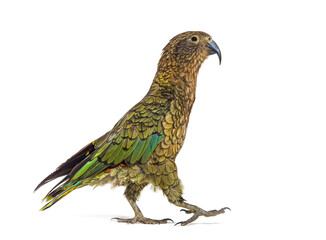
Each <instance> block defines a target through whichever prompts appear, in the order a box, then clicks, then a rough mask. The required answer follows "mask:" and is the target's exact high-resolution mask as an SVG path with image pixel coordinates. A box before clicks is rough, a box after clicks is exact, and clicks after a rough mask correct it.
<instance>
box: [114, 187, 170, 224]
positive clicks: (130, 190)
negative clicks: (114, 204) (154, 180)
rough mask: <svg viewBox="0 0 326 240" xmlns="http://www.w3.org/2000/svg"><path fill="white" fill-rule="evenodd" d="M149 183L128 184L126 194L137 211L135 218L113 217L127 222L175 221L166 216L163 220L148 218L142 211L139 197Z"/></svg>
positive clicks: (153, 222) (152, 222)
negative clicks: (139, 205) (138, 200)
mask: <svg viewBox="0 0 326 240" xmlns="http://www.w3.org/2000/svg"><path fill="white" fill-rule="evenodd" d="M146 185H147V184H144V186H142V185H138V184H130V185H128V186H127V188H126V191H125V196H126V198H127V200H128V202H129V203H130V205H131V207H132V209H133V210H134V212H135V216H134V217H133V218H127V219H126V218H112V219H116V220H118V222H125V223H136V222H140V223H144V224H161V223H168V221H171V222H173V220H172V219H170V218H164V219H161V220H156V219H151V218H146V217H144V215H143V214H142V212H141V211H140V209H139V207H138V206H137V204H136V201H137V198H138V197H139V195H140V191H141V190H142V189H143V188H144V187H145V186H146Z"/></svg>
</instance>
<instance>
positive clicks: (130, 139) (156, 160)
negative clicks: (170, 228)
mask: <svg viewBox="0 0 326 240" xmlns="http://www.w3.org/2000/svg"><path fill="white" fill-rule="evenodd" d="M213 54H217V56H218V58H219V64H221V60H222V55H221V51H220V49H219V47H218V45H217V44H216V42H215V41H214V40H213V39H212V37H211V36H210V35H209V34H207V33H205V32H202V31H187V32H184V33H181V34H178V35H176V36H175V37H173V38H172V39H171V40H170V41H169V42H168V44H167V45H166V46H165V47H164V48H163V51H162V54H161V57H160V60H159V62H158V66H157V72H156V74H155V76H154V80H153V82H152V85H151V86H150V89H149V91H148V93H147V94H146V95H145V97H144V98H143V99H142V100H141V101H140V102H138V103H137V104H136V105H135V106H134V107H132V108H131V109H130V110H129V111H128V112H127V113H126V114H125V115H124V116H123V117H122V118H121V119H120V120H119V121H118V122H117V123H116V124H115V125H114V127H113V128H112V130H110V131H109V132H107V133H105V134H104V135H103V136H101V137H99V138H98V139H96V140H94V141H92V142H91V143H89V144H88V145H86V146H85V147H84V148H82V149H81V150H80V151H79V152H77V153H76V154H75V155H73V156H72V157H71V158H69V159H68V160H67V161H66V162H64V163H62V164H61V165H60V166H59V167H58V168H57V169H56V170H55V171H54V172H53V173H51V174H50V175H48V176H47V177H46V178H45V179H44V180H43V181H41V183H40V184H39V185H38V186H37V187H36V188H35V190H34V191H36V190H37V189H39V188H40V187H41V186H42V185H44V184H46V183H48V182H50V181H52V180H54V179H56V178H58V177H63V179H62V180H61V181H60V182H59V183H58V184H56V185H55V186H54V187H53V188H52V190H50V191H49V193H48V194H47V195H46V196H45V198H44V199H43V200H45V201H46V204H45V206H44V207H42V208H41V210H40V211H43V210H45V209H48V208H49V207H51V206H53V205H54V204H55V203H57V202H58V201H59V200H61V199H62V198H64V197H65V196H67V195H68V194H69V193H71V192H72V191H74V190H76V189H78V188H81V187H84V186H93V187H97V186H102V185H105V184H108V183H110V184H112V186H113V187H116V186H125V191H124V195H125V197H126V199H127V200H128V202H129V203H130V205H131V207H132V209H133V211H134V214H135V216H134V217H133V218H113V219H115V220H117V221H118V222H124V223H137V222H138V223H143V224H163V223H168V222H169V221H171V222H173V220H172V219H170V218H165V219H160V220H156V219H151V218H147V217H145V216H144V215H143V214H142V212H141V210H140V209H139V207H138V206H137V200H138V198H139V196H140V193H141V191H142V190H143V189H144V188H145V187H146V186H147V185H152V186H154V188H156V189H160V190H162V192H163V194H164V195H165V196H166V197H167V199H168V201H169V202H170V203H172V204H174V205H175V206H178V207H181V208H182V209H181V210H180V211H184V212H185V213H187V214H192V216H191V217H190V218H189V219H188V220H186V221H182V222H178V223H177V224H180V225H181V226H185V225H187V224H189V223H192V222H193V221H195V220H196V219H197V218H198V217H200V216H205V217H210V216H216V215H219V214H222V213H225V210H227V209H228V210H231V209H230V208H228V207H224V208H221V209H220V210H210V211H205V210H204V209H202V208H200V207H197V206H196V205H192V204H190V203H188V202H187V201H186V200H185V199H184V198H183V197H182V194H183V185H182V183H181V180H180V179H179V177H178V173H177V165H176V162H175V159H176V156H177V155H178V153H179V151H180V150H181V148H182V146H183V143H184V141H185V137H186V132H187V127H188V122H189V116H190V112H191V109H192V107H193V104H194V101H195V96H196V85H197V75H198V72H199V69H200V67H201V65H202V63H203V62H204V61H205V59H206V58H207V57H208V56H210V55H213ZM177 224H175V225H177Z"/></svg>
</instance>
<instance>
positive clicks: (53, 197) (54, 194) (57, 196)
mask: <svg viewBox="0 0 326 240" xmlns="http://www.w3.org/2000/svg"><path fill="white" fill-rule="evenodd" d="M82 182H83V181H82V180H80V181H78V182H75V183H73V182H67V183H66V184H64V185H63V186H60V187H58V188H55V189H53V190H51V191H50V192H49V193H48V194H47V195H46V196H45V198H44V199H43V200H46V201H47V202H48V203H47V204H45V205H44V207H42V208H41V209H40V211H44V210H45V209H48V208H49V207H51V206H52V205H54V204H55V203H56V202H58V201H59V200H61V199H62V198H64V197H65V196H67V195H68V194H69V193H71V192H72V191H73V190H75V189H76V188H79V187H81V184H82Z"/></svg>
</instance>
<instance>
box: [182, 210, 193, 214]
mask: <svg viewBox="0 0 326 240" xmlns="http://www.w3.org/2000/svg"><path fill="white" fill-rule="evenodd" d="M180 212H185V213H187V214H190V213H194V212H193V211H190V210H187V209H181V210H180Z"/></svg>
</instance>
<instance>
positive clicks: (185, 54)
mask: <svg viewBox="0 0 326 240" xmlns="http://www.w3.org/2000/svg"><path fill="white" fill-rule="evenodd" d="M215 53H216V54H217V55H218V57H219V60H220V64H221V60H222V55H221V51H220V49H219V47H218V46H217V44H216V43H215V42H214V41H213V39H212V37H211V36H210V35H209V34H207V33H205V32H200V31H189V32H184V33H181V34H179V35H177V36H175V37H173V38H172V39H171V40H170V42H169V43H168V44H167V45H166V46H165V48H164V49H163V53H162V58H161V60H163V61H168V60H170V61H172V62H174V63H175V64H176V65H188V66H189V65H190V67H195V68H196V67H197V66H198V67H200V65H201V64H202V63H203V62H204V61H205V59H206V58H207V57H208V56H209V55H212V54H215Z"/></svg>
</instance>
